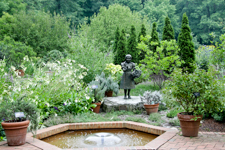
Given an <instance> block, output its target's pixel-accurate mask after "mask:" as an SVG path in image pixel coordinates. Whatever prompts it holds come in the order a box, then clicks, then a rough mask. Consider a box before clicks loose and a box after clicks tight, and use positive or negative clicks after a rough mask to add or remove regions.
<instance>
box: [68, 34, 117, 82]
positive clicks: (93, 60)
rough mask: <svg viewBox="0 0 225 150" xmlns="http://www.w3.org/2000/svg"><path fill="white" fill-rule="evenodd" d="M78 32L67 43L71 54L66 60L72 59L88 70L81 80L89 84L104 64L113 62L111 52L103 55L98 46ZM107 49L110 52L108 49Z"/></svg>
mask: <svg viewBox="0 0 225 150" xmlns="http://www.w3.org/2000/svg"><path fill="white" fill-rule="evenodd" d="M78 31H79V33H78V35H74V36H72V37H71V40H70V41H69V44H70V49H71V53H70V55H69V56H68V58H72V59H73V60H75V61H76V62H79V63H80V64H82V65H84V66H85V67H86V68H87V69H88V71H87V76H85V77H84V79H83V80H84V82H85V83H89V82H91V81H92V80H94V78H95V76H96V75H97V74H101V72H102V71H103V70H104V68H105V67H106V64H109V63H111V62H112V61H113V56H112V52H108V53H107V54H106V53H103V52H102V51H101V50H100V48H99V47H98V46H95V45H94V41H88V38H87V36H86V33H85V32H82V33H81V32H80V30H78ZM107 49H108V50H107V51H111V49H110V48H107Z"/></svg>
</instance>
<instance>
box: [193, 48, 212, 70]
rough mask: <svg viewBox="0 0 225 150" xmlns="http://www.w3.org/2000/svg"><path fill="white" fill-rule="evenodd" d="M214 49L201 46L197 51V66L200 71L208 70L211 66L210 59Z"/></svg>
mask: <svg viewBox="0 0 225 150" xmlns="http://www.w3.org/2000/svg"><path fill="white" fill-rule="evenodd" d="M211 51H212V48H211V47H209V46H206V45H204V46H200V47H199V48H198V50H197V51H196V64H197V67H198V68H199V69H204V70H205V71H207V70H208V68H209V65H210V63H211V62H210V57H211V54H210V53H211Z"/></svg>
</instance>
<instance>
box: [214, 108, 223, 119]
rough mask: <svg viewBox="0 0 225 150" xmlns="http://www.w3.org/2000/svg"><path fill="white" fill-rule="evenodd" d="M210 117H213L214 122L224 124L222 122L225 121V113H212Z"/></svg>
mask: <svg viewBox="0 0 225 150" xmlns="http://www.w3.org/2000/svg"><path fill="white" fill-rule="evenodd" d="M223 110H224V109H223ZM212 117H213V118H214V120H216V121H219V122H224V121H225V111H222V112H217V113H213V114H212Z"/></svg>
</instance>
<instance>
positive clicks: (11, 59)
mask: <svg viewBox="0 0 225 150" xmlns="http://www.w3.org/2000/svg"><path fill="white" fill-rule="evenodd" d="M0 51H1V55H3V57H5V60H6V65H7V67H10V66H11V65H12V66H15V67H16V69H19V68H20V67H21V66H20V65H21V63H22V62H23V58H24V57H25V56H26V55H27V56H28V57H31V56H35V55H36V53H35V52H34V51H33V49H32V48H31V47H30V46H26V45H25V44H23V43H22V42H16V41H14V40H13V39H12V38H10V37H8V36H5V37H4V40H3V41H0Z"/></svg>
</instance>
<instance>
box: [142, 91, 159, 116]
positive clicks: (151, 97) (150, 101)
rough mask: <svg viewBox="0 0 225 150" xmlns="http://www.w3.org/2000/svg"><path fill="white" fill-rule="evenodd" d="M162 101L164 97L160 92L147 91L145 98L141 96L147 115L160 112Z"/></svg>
mask: <svg viewBox="0 0 225 150" xmlns="http://www.w3.org/2000/svg"><path fill="white" fill-rule="evenodd" d="M161 100H162V95H161V94H160V92H159V91H154V92H151V91H145V92H144V94H143V96H141V101H142V102H144V107H145V110H146V112H147V115H149V114H150V113H156V112H158V108H159V103H160V102H161Z"/></svg>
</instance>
